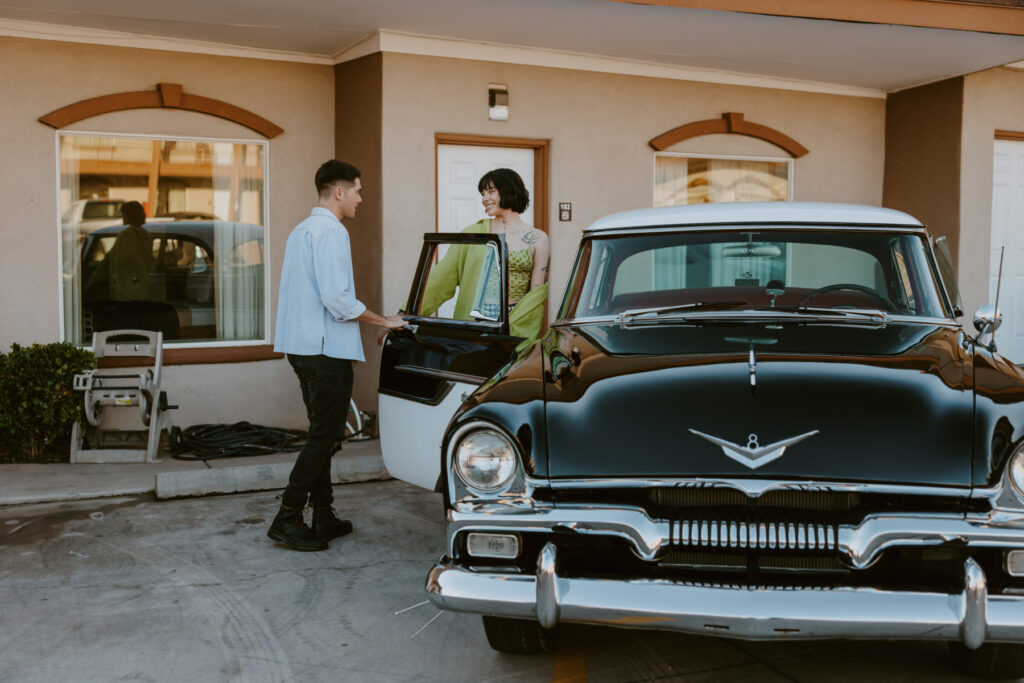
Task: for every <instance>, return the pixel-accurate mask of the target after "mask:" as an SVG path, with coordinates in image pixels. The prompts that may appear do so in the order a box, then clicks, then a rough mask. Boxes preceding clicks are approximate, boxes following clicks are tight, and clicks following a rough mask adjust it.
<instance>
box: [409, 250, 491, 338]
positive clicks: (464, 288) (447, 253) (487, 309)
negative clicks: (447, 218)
mask: <svg viewBox="0 0 1024 683" xmlns="http://www.w3.org/2000/svg"><path fill="white" fill-rule="evenodd" d="M429 249H430V254H429V256H428V259H427V264H428V270H427V273H426V280H425V284H424V287H423V293H422V296H420V301H419V305H418V307H417V308H416V310H414V311H412V313H413V314H415V315H421V316H430V317H433V318H439V319H446V320H475V321H497V320H499V319H500V318H501V262H500V257H499V254H498V250H497V247H496V246H495V245H494V244H493V243H488V244H459V243H450V244H449V243H443V242H442V243H435V244H431V245H430V247H429Z"/></svg>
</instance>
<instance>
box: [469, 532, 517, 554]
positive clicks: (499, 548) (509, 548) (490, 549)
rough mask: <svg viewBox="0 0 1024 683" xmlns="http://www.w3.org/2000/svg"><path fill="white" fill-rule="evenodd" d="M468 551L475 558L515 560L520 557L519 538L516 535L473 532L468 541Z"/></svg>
mask: <svg viewBox="0 0 1024 683" xmlns="http://www.w3.org/2000/svg"><path fill="white" fill-rule="evenodd" d="M466 549H467V550H468V551H469V554H470V555H472V556H473V557H493V558H497V559H502V560H514V559H515V558H517V557H519V537H518V536H516V535H515V534H484V533H480V532H473V533H471V534H470V535H469V538H467V539H466Z"/></svg>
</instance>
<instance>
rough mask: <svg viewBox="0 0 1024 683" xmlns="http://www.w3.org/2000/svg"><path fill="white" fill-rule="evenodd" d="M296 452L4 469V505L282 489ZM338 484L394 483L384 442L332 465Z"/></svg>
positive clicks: (357, 447) (366, 444)
mask: <svg viewBox="0 0 1024 683" xmlns="http://www.w3.org/2000/svg"><path fill="white" fill-rule="evenodd" d="M296 455H297V453H295V452H293V453H274V454H272V455H260V456H255V457H249V458H220V459H217V460H208V461H205V462H202V461H197V460H175V459H173V458H172V457H171V456H170V454H169V453H161V456H160V457H161V458H162V460H161V462H158V463H108V464H101V465H98V464H76V465H72V464H68V463H51V464H45V465H43V464H40V465H37V464H13V465H6V464H5V465H0V505H18V504H25V503H50V502H57V501H67V500H86V499H90V498H108V497H113V496H125V495H139V494H144V493H150V492H152V493H154V494H155V495H156V497H157V498H178V497H184V496H203V495H208V494H213V493H239V492H242V491H265V490H269V489H283V488H284V486H285V484H287V483H288V473H289V472H291V469H292V464H293V463H294V462H295V457H296ZM331 478H332V479H333V481H334V483H336V484H343V483H349V482H357V481H372V480H378V479H389V478H390V475H389V474H388V472H387V470H386V469H384V461H383V460H382V459H381V457H380V440H379V439H374V440H371V441H358V442H351V443H347V444H345V448H344V449H343V450H342V451H341V452H340V453H337V454H336V455H335V456H334V459H333V460H332V461H331Z"/></svg>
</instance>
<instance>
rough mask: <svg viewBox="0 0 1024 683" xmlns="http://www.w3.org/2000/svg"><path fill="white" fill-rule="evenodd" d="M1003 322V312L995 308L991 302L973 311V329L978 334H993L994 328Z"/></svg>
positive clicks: (997, 327) (996, 328)
mask: <svg viewBox="0 0 1024 683" xmlns="http://www.w3.org/2000/svg"><path fill="white" fill-rule="evenodd" d="M1002 324H1003V312H1002V311H998V310H996V307H995V306H993V305H992V304H986V305H984V306H982V307H981V308H979V309H978V310H977V311H976V312H975V313H974V329H976V330H977V331H978V336H979V337H980V336H982V335H984V334H988V333H991V334H992V335H993V337H994V336H995V333H996V330H998V329H999V326H1000V325H1002Z"/></svg>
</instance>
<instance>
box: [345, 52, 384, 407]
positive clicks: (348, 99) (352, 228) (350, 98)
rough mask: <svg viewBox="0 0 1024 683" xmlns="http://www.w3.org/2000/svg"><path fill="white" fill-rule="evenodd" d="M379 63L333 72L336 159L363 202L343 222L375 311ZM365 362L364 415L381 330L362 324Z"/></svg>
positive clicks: (372, 392) (359, 290)
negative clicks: (355, 175)
mask: <svg viewBox="0 0 1024 683" xmlns="http://www.w3.org/2000/svg"><path fill="white" fill-rule="evenodd" d="M381 62H382V55H381V54H380V53H376V54H372V55H369V56H367V57H363V58H362V59H356V60H353V61H351V62H345V63H343V64H339V65H338V66H336V67H335V82H336V84H337V95H336V100H335V110H336V111H337V112H338V116H337V121H336V123H335V146H336V151H335V158H337V159H341V160H343V161H347V162H349V163H350V164H353V165H355V167H356V168H358V169H359V171H360V173H362V177H361V181H362V182H361V184H362V187H363V191H362V197H363V203H362V204H360V205H359V209H358V211H356V217H355V218H353V219H351V220H347V221H345V227H346V228H348V232H349V236H350V238H351V242H352V260H353V265H354V270H355V273H354V275H355V283H356V295H357V296H358V297H359V300H360V301H362V302H363V303H364V304H366V306H367V308H369V309H370V310H372V311H374V312H380V311H381V310H382V309H381V283H382V282H383V281H384V275H383V273H382V271H381V254H382V251H383V250H382V249H381V244H382V227H381V226H382V225H383V223H382V218H381V212H382V210H383V205H382V190H381V187H382V182H381V154H380V137H381ZM360 331H361V332H362V337H363V352H364V353H365V354H366V362H365V363H356V364H355V385H354V386H353V388H352V395H353V397H354V398H355V400H356V404H358V406H359V408H360V409H361V410H368V411H372V412H376V410H377V383H378V381H379V380H378V378H379V377H380V354H379V353H377V334H378V333H379V332H380V328H379V327H376V326H374V325H361V326H360Z"/></svg>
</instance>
